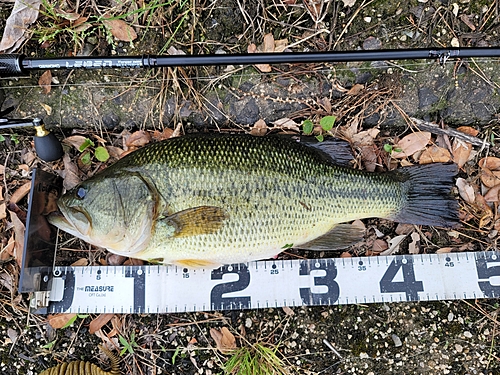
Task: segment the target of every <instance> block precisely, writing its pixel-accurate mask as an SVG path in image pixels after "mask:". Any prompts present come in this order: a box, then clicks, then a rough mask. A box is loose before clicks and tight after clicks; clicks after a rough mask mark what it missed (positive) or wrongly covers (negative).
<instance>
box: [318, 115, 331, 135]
mask: <svg viewBox="0 0 500 375" xmlns="http://www.w3.org/2000/svg"><path fill="white" fill-rule="evenodd" d="M319 124H320V125H321V127H322V128H323V130H324V131H325V132H327V131H330V130H332V128H333V124H335V116H325V117H323V118H322V119H321V120H320V122H319Z"/></svg>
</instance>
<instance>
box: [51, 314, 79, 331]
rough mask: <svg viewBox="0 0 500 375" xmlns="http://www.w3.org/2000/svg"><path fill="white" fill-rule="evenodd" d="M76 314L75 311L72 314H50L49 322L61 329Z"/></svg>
mask: <svg viewBox="0 0 500 375" xmlns="http://www.w3.org/2000/svg"><path fill="white" fill-rule="evenodd" d="M75 316H76V314H75V313H70V314H55V315H49V316H48V319H47V322H48V323H49V324H50V326H51V327H52V328H54V329H60V328H62V327H64V326H65V325H66V324H68V322H69V321H70V320H71V319H73V318H74V317H75Z"/></svg>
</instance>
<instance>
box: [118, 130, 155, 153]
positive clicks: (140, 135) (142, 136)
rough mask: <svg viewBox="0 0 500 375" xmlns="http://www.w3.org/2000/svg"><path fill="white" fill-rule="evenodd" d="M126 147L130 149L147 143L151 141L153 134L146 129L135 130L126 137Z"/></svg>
mask: <svg viewBox="0 0 500 375" xmlns="http://www.w3.org/2000/svg"><path fill="white" fill-rule="evenodd" d="M124 141H125V148H126V149H127V150H128V149H129V148H137V147H142V146H145V145H147V144H148V143H149V142H151V134H149V132H147V131H144V130H138V131H136V132H133V133H132V134H130V135H129V136H128V137H125V138H124Z"/></svg>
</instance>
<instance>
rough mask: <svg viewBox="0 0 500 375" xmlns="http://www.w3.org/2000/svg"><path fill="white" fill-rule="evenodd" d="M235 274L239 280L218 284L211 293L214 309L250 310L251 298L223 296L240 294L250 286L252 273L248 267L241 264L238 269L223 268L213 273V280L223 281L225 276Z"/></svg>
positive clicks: (231, 267)
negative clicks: (233, 293) (224, 295)
mask: <svg viewBox="0 0 500 375" xmlns="http://www.w3.org/2000/svg"><path fill="white" fill-rule="evenodd" d="M228 273H234V274H237V275H238V280H236V281H230V282H227V283H222V284H217V285H216V286H214V287H213V288H212V291H211V292H210V303H211V305H212V308H214V309H217V308H218V307H220V308H226V309H241V308H245V307H246V308H250V297H223V296H222V295H223V294H226V293H232V292H239V291H241V290H243V289H245V288H246V287H247V286H248V285H249V284H250V272H249V271H248V267H247V266H246V265H244V264H240V265H239V266H238V267H237V269H236V268H235V267H233V266H223V267H221V268H217V269H216V270H213V271H212V276H211V278H212V280H222V277H223V276H224V275H225V274H228Z"/></svg>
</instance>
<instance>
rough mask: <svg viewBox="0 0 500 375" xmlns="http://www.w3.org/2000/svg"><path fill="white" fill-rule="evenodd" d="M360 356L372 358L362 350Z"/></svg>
mask: <svg viewBox="0 0 500 375" xmlns="http://www.w3.org/2000/svg"><path fill="white" fill-rule="evenodd" d="M359 358H361V359H368V358H370V356H369V355H368V354H367V353H365V352H361V353H359Z"/></svg>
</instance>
